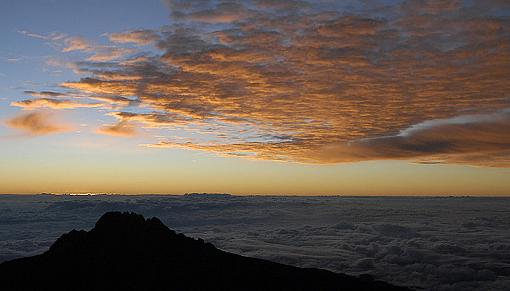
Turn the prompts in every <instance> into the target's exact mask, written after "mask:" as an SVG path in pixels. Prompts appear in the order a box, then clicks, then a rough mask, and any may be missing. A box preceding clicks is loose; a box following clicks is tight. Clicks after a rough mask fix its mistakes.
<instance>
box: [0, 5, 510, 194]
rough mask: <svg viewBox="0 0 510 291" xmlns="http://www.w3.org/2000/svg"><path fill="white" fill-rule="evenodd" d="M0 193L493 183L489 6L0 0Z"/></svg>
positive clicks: (502, 74) (500, 155) (503, 176)
mask: <svg viewBox="0 0 510 291" xmlns="http://www.w3.org/2000/svg"><path fill="white" fill-rule="evenodd" d="M0 37H1V41H0V158H1V161H2V162H1V164H0V193H26V194H29V193H40V192H51V193H70V192H71V193H88V192H91V193H127V194H136V193H147V194H151V193H155V194H163V193H168V194H180V193H186V192H218V193H233V194H294V195H489V196H500V195H510V182H509V181H510V179H509V178H510V169H509V166H510V93H509V91H510V90H509V89H510V82H509V81H508V76H510V3H509V2H508V1H505V0H485V1H478V0H464V1H461V0H459V1H455V0H454V1H439V0H402V1H396V0H395V1H393V0H391V1H390V0H362V1H335V0H315V1H307V0H302V1H300V0H239V1H226V0H191V1H189V0H188V1H184V0H152V1H134V0H130V1H120V0H118V1H99V0H88V1H59V0H32V1H28V0H4V1H1V3H0Z"/></svg>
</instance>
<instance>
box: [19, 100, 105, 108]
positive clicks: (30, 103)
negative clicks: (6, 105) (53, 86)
mask: <svg viewBox="0 0 510 291" xmlns="http://www.w3.org/2000/svg"><path fill="white" fill-rule="evenodd" d="M11 106H17V107H22V108H23V109H36V108H43V107H46V108H52V109H75V108H95V107H102V106H104V104H102V103H77V102H74V101H71V100H63V99H52V98H39V99H31V100H23V101H16V102H11Z"/></svg>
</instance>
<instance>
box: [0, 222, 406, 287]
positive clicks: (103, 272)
mask: <svg viewBox="0 0 510 291" xmlns="http://www.w3.org/2000/svg"><path fill="white" fill-rule="evenodd" d="M0 284H1V285H2V287H0V289H2V290H406V289H405V288H400V287H395V286H391V285H389V284H387V283H384V282H379V281H374V280H371V279H370V278H365V277H360V278H358V277H352V276H348V275H344V274H335V273H333V272H329V271H325V270H319V269H304V268H297V267H292V266H287V265H283V264H278V263H273V262H270V261H266V260H260V259H254V258H248V257H243V256H240V255H236V254H232V253H227V252H224V251H221V250H218V249H217V248H215V247H214V246H213V245H212V244H210V243H204V241H203V240H201V239H198V240H196V239H192V238H189V237H186V236H184V235H183V234H176V233H175V232H174V231H172V230H170V229H168V228H167V227H166V226H165V225H164V224H163V223H162V222H161V221H160V220H159V219H157V218H150V219H147V220H146V219H144V217H143V216H141V215H138V214H134V213H120V212H108V213H106V214H104V215H103V216H102V217H101V218H100V219H99V221H98V222H97V223H96V226H95V227H94V228H93V229H92V230H90V231H88V232H87V231H84V230H81V231H76V230H73V231H71V232H69V233H67V234H64V235H62V236H61V237H60V238H59V239H58V240H57V241H56V242H55V243H54V244H53V245H52V246H51V247H50V249H49V250H48V251H47V252H45V253H44V254H42V255H37V256H33V257H28V258H22V259H17V260H13V261H10V262H5V263H2V264H0Z"/></svg>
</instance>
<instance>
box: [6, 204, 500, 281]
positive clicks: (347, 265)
mask: <svg viewBox="0 0 510 291" xmlns="http://www.w3.org/2000/svg"><path fill="white" fill-rule="evenodd" d="M112 210H117V211H134V212H137V213H141V214H144V215H145V216H149V217H152V216H155V217H158V218H160V219H161V220H162V221H163V222H164V223H165V224H166V225H168V226H169V227H170V228H172V229H174V230H176V231H178V232H183V233H185V234H186V235H189V236H193V237H201V238H204V239H205V240H207V241H209V242H212V243H213V244H214V245H216V246H217V247H218V248H220V249H223V250H226V251H230V252H234V253H238V254H242V255H246V256H252V257H258V258H264V259H270V260H273V261H278V262H281V263H286V264H291V265H296V266H302V267H318V268H324V269H329V270H332V271H336V272H342V273H347V274H354V275H357V274H371V275H373V276H374V277H375V278H377V279H381V280H384V281H387V282H391V283H394V284H399V285H405V286H410V287H415V288H420V289H421V288H424V289H427V290H505V289H506V290H508V289H507V288H508V286H510V199H508V198H476V197H465V198H453V197H448V198H437V197H436V198H424V197H419V198H411V197H398V198H397V197H395V198H392V197H277V196H273V197H263V196H250V197H238V196H232V197H220V196H218V197H214V196H187V197H183V196H54V195H34V196H18V195H0V262H1V261H5V260H10V259H14V258H18V257H23V256H28V255H34V254H38V253H41V252H44V251H45V250H47V249H48V247H49V246H50V245H51V244H52V243H53V241H55V239H56V238H58V237H59V236H60V235H61V234H62V233H64V232H67V231H69V230H71V229H73V228H75V229H90V228H92V227H93V226H94V223H95V222H96V221H97V219H98V218H99V217H100V216H101V215H102V214H103V213H104V212H106V211H112Z"/></svg>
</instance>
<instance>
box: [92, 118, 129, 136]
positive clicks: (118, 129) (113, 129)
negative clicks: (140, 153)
mask: <svg viewBox="0 0 510 291" xmlns="http://www.w3.org/2000/svg"><path fill="white" fill-rule="evenodd" d="M97 133H99V134H105V135H113V136H134V135H136V129H135V127H134V126H133V125H131V124H130V123H128V122H127V121H120V122H119V123H117V124H114V125H105V126H103V127H101V128H99V129H98V130H97Z"/></svg>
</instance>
